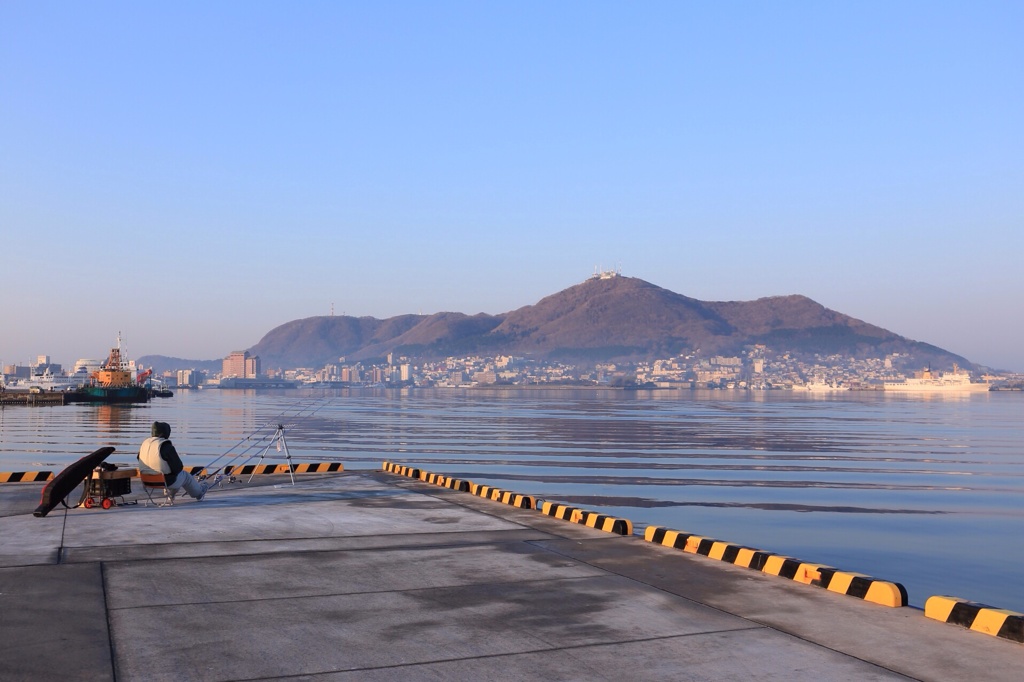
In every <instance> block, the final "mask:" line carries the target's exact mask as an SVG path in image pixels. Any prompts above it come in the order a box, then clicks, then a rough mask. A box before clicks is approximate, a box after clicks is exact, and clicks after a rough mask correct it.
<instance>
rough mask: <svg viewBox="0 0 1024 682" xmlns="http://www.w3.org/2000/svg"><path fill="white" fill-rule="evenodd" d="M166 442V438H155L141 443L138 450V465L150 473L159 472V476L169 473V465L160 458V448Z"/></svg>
mask: <svg viewBox="0 0 1024 682" xmlns="http://www.w3.org/2000/svg"><path fill="white" fill-rule="evenodd" d="M166 442H167V439H166V438H158V437H156V436H152V437H150V438H147V439H146V440H144V441H142V447H141V448H139V463H140V464H142V466H143V467H145V468H147V469H149V470H151V471H159V472H160V473H161V474H169V473H171V465H170V464H168V463H167V462H166V461H164V458H163V457H161V456H160V446H161V445H163V444H164V443H166Z"/></svg>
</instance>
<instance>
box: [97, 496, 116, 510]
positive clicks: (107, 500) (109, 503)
mask: <svg viewBox="0 0 1024 682" xmlns="http://www.w3.org/2000/svg"><path fill="white" fill-rule="evenodd" d="M100 506H101V507H103V508H104V509H110V508H111V507H113V506H114V501H113V500H112V499H110V498H109V497H104V498H103V502H102V503H100Z"/></svg>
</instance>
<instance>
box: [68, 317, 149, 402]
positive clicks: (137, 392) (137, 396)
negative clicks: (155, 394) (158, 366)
mask: <svg viewBox="0 0 1024 682" xmlns="http://www.w3.org/2000/svg"><path fill="white" fill-rule="evenodd" d="M149 374H150V373H149V372H148V371H147V372H143V373H142V374H140V375H139V376H135V375H134V370H133V369H132V366H131V364H129V363H128V362H127V361H125V359H124V358H123V356H122V355H121V335H120V334H118V336H117V345H116V346H115V347H114V348H111V349H110V357H108V358H107V361H106V362H105V363H103V366H102V367H101V368H100V369H99V370H98V371H96V372H93V373H92V374H91V375H90V378H91V379H92V383H90V384H88V385H86V386H83V387H82V388H80V389H79V390H77V391H75V392H73V393H71V394H70V395H69V400H68V402H79V403H145V402H149V388H148V387H147V386H146V385H145V383H144V381H145V379H146V378H147V377H148V376H149Z"/></svg>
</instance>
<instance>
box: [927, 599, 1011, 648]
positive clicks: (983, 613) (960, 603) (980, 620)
mask: <svg viewBox="0 0 1024 682" xmlns="http://www.w3.org/2000/svg"><path fill="white" fill-rule="evenodd" d="M924 615H925V616H927V617H928V618H934V619H935V620H940V621H942V622H943V623H952V624H953V625H960V626H963V627H965V628H969V629H971V630H974V631H975V632H981V633H984V634H986V635H992V636H993V637H1001V638H1003V639H1009V640H1012V641H1014V642H1022V643H1024V614H1021V613H1017V612H1016V611H1008V610H1006V609H997V608H995V607H993V606H987V605H985V604H979V603H977V602H973V601H967V600H966V599H960V598H959V597H946V596H942V595H936V596H934V597H928V601H926V602H925V603H924Z"/></svg>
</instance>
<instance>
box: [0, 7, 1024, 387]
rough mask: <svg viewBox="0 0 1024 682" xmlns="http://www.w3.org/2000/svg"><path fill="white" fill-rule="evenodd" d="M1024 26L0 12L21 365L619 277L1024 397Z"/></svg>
mask: <svg viewBox="0 0 1024 682" xmlns="http://www.w3.org/2000/svg"><path fill="white" fill-rule="evenodd" d="M1022 35H1024V3H1021V2H955V3H954V2H936V1H934V0H931V1H927V2H889V1H887V2H848V3H836V2H803V3H787V2H723V3H697V2H683V1H681V0H676V1H673V2H642V3H625V2H599V1H593V0H591V1H587V2H408V3H405V2H361V3H356V2H248V1H247V2H212V3H211V2H205V1H204V2H174V3H138V2H123V3H121V2H90V3H78V2H45V1H43V2H40V1H39V0H32V1H31V2H28V1H24V2H22V1H17V0H8V1H6V2H3V3H2V4H0V258H2V261H0V262H2V279H0V282H2V289H0V325H2V329H3V332H2V337H0V361H3V362H4V363H5V364H9V363H14V362H25V361H28V360H29V359H31V358H34V357H35V356H36V355H40V354H49V355H51V356H52V357H53V359H54V361H56V362H63V363H65V364H70V363H73V362H74V360H75V359H77V358H79V357H103V356H105V355H106V352H107V350H108V349H109V347H110V346H111V344H112V343H113V342H114V341H115V339H116V336H117V333H118V332H119V331H120V332H122V333H123V334H124V338H125V341H126V344H127V348H128V351H129V353H130V354H131V355H132V356H133V357H138V356H141V355H147V354H162V355H172V356H179V357H188V358H195V359H212V358H218V357H222V356H224V355H226V354H227V353H229V352H230V351H232V350H237V349H243V348H247V347H249V346H252V345H253V344H255V343H256V342H257V341H259V339H260V338H261V337H262V336H263V335H264V334H265V333H266V332H268V331H269V330H270V329H272V328H273V327H275V326H277V325H279V324H282V323H284V322H287V321H290V320H293V319H297V318H303V317H309V316H313V315H327V314H330V312H331V306H332V304H333V306H334V311H335V313H336V314H342V313H345V314H349V315H371V316H374V317H379V318H382V317H388V316H392V315H396V314H401V313H421V312H422V313H433V312H438V311H444V310H450V311H459V312H465V313H477V312H487V313H501V312H506V311H509V310H513V309H515V308H518V307H521V306H524V305H528V304H532V303H535V302H536V301H538V300H539V299H540V298H542V297H544V296H546V295H548V294H551V293H554V292H556V291H560V290H561V289H564V288H566V287H568V286H570V285H573V284H575V283H578V282H580V281H582V280H584V279H585V278H586V277H587V276H588V275H589V274H591V273H592V271H593V269H594V267H595V266H603V267H604V268H611V267H614V266H620V267H621V269H622V272H623V274H624V275H628V276H633V277H639V278H641V279H645V280H647V281H649V282H652V283H654V284H657V285H659V286H662V287H665V288H667V289H671V290H672V291H676V292H678V293H681V294H685V295H688V296H693V297H695V298H700V299H703V300H750V299H755V298H759V297H762V296H771V295H780V294H794V293H799V294H804V295H807V296H809V297H811V298H813V299H814V300H816V301H818V302H819V303H821V304H823V305H825V306H827V307H829V308H832V309H834V310H838V311H840V312H843V313H846V314H848V315H852V316H854V317H857V318H860V319H863V320H866V321H868V322H871V323H874V324H877V325H880V326H882V327H885V328H887V329H890V330H892V331H894V332H896V333H899V334H902V335H904V336H907V337H909V338H912V339H916V340H921V341H927V342H929V343H934V344H936V345H938V346H941V347H943V348H946V349H947V350H950V351H953V352H956V353H960V354H962V355H965V356H966V357H968V358H969V359H971V360H973V361H976V362H981V363H985V364H989V365H993V366H997V367H1008V368H1011V369H1017V370H1024V343H1022V339H1024V310H1022V308H1024V305H1022V302H1021V300H1022V298H1024V279H1022V267H1021V266H1022V262H1024V260H1022V255H1024V40H1022V38H1021V36H1022Z"/></svg>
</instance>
